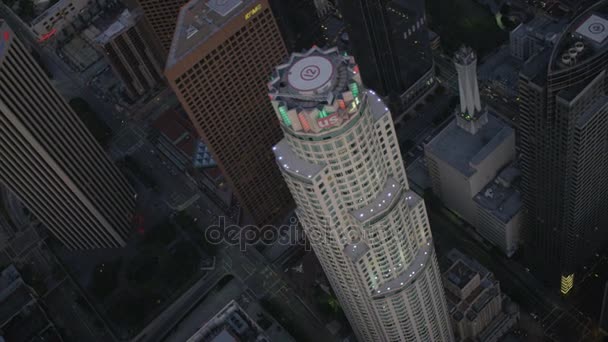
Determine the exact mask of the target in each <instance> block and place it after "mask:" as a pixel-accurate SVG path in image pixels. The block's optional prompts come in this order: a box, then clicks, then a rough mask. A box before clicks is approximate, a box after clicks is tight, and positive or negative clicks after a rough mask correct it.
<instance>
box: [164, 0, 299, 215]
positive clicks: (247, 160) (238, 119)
mask: <svg viewBox="0 0 608 342" xmlns="http://www.w3.org/2000/svg"><path fill="white" fill-rule="evenodd" d="M286 55H287V52H286V50H285V46H284V44H283V41H282V39H281V36H280V34H279V30H278V27H277V24H276V22H275V20H274V18H273V16H272V12H271V10H270V8H269V6H268V2H267V1H266V0H262V1H253V0H247V1H243V0H228V1H225V0H211V1H204V0H193V1H191V2H190V3H188V4H187V5H186V6H184V8H183V9H182V11H181V13H180V15H179V18H178V23H177V29H176V31H175V38H174V40H173V45H172V46H171V50H170V52H169V57H168V60H167V66H166V70H165V75H166V77H167V80H168V81H169V84H170V85H171V87H172V88H173V91H174V92H175V93H176V94H177V97H178V99H179V100H180V102H181V104H182V107H183V108H184V110H186V112H187V113H188V116H189V117H190V119H191V120H192V122H193V123H194V126H195V127H196V129H197V131H198V132H199V134H200V136H201V137H202V138H203V140H204V141H205V143H206V144H207V147H209V150H210V151H211V153H212V155H213V157H214V160H215V161H216V162H217V164H218V166H219V167H220V169H221V170H222V174H223V175H224V176H225V177H226V180H227V181H228V183H229V184H230V185H231V186H232V188H233V190H234V193H235V195H236V197H237V199H238V200H239V202H240V203H241V205H242V206H243V208H244V209H245V210H246V211H247V213H248V214H249V216H251V217H252V218H253V221H255V223H257V224H259V225H261V224H267V223H273V222H275V221H277V220H280V219H282V216H283V215H284V214H286V212H287V211H288V210H289V209H290V208H291V207H292V203H293V202H292V201H291V197H290V196H289V191H288V189H287V187H286V185H285V182H284V181H283V179H282V178H281V174H280V173H279V170H277V168H276V165H275V164H274V157H273V155H272V151H271V150H270V148H271V147H272V146H273V145H274V144H276V143H277V142H278V141H279V140H280V139H281V129H280V128H279V123H278V121H277V120H276V118H274V117H273V116H272V115H270V116H269V115H268V113H269V112H271V111H272V107H271V106H270V103H269V102H268V95H267V89H266V86H265V85H266V82H267V81H268V73H269V72H270V71H271V70H272V67H274V66H275V65H277V64H278V63H279V62H281V61H282V60H283V59H284V58H285V56H286Z"/></svg>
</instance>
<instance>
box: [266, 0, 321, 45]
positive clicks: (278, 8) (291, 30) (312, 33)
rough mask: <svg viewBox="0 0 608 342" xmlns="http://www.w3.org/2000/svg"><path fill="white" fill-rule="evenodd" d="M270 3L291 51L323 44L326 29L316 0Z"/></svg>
mask: <svg viewBox="0 0 608 342" xmlns="http://www.w3.org/2000/svg"><path fill="white" fill-rule="evenodd" d="M269 3H270V7H271V8H272V12H273V13H274V15H275V18H276V19H277V24H278V25H279V28H280V29H281V35H282V36H283V39H284V41H285V45H286V46H287V49H288V50H289V51H295V52H299V51H302V50H303V49H309V48H310V47H311V46H312V45H314V44H317V45H323V44H322V43H324V38H323V37H324V31H323V27H321V18H320V17H319V15H318V13H317V8H316V6H315V3H314V0H270V1H269Z"/></svg>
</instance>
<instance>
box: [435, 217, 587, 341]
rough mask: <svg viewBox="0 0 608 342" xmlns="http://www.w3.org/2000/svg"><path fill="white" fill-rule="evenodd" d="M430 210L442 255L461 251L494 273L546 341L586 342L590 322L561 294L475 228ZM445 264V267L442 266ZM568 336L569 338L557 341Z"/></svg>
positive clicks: (439, 250) (439, 251)
mask: <svg viewBox="0 0 608 342" xmlns="http://www.w3.org/2000/svg"><path fill="white" fill-rule="evenodd" d="M427 209H428V215H429V220H430V223H431V227H432V233H433V237H434V239H435V245H436V248H437V250H438V254H439V255H445V254H446V253H447V252H448V251H449V250H450V249H452V248H457V249H459V250H460V251H461V252H463V253H465V254H467V255H469V256H471V257H473V258H474V259H476V260H477V261H478V262H480V263H481V264H482V265H484V266H485V267H486V268H488V269H489V270H490V271H492V272H493V273H494V276H495V277H496V279H498V280H499V281H500V286H501V288H502V290H503V291H504V292H505V293H506V294H507V295H509V296H510V297H511V298H512V299H513V300H514V301H515V302H516V303H517V304H519V305H520V307H521V308H522V309H523V311H524V312H527V313H530V315H531V316H532V317H534V316H536V317H538V318H537V319H535V320H536V321H537V322H538V325H540V327H539V328H541V329H542V331H544V334H545V337H546V338H548V339H549V340H554V341H564V342H569V341H582V340H584V337H585V336H587V335H588V334H589V333H590V332H591V331H590V320H589V319H588V318H586V317H584V315H581V314H580V313H579V312H578V310H575V309H574V308H573V307H571V305H569V304H567V303H566V302H564V301H563V300H561V299H560V298H559V297H558V295H557V294H555V293H553V292H552V291H550V290H548V289H545V288H544V287H543V286H542V285H541V284H540V283H539V282H538V281H537V280H536V279H535V278H534V277H533V276H532V275H531V274H530V273H529V272H527V270H526V269H525V268H524V267H523V266H521V265H520V264H519V263H517V262H516V261H514V260H511V259H507V258H506V257H505V256H504V255H503V254H502V253H501V252H500V251H498V250H496V249H494V248H492V247H490V246H489V245H487V244H486V243H484V242H483V241H482V239H481V238H480V237H474V235H475V234H476V233H475V232H474V231H473V230H472V228H470V227H467V225H466V223H464V222H462V221H461V220H460V219H459V218H457V217H456V216H454V215H453V214H452V213H450V212H449V211H447V210H446V209H445V208H430V207H427ZM440 264H441V263H440ZM555 336H560V337H561V336H564V337H565V338H559V339H558V338H556V337H555Z"/></svg>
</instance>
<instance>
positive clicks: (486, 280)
mask: <svg viewBox="0 0 608 342" xmlns="http://www.w3.org/2000/svg"><path fill="white" fill-rule="evenodd" d="M447 256H448V259H449V260H450V261H451V262H452V266H450V268H449V269H448V270H447V271H446V272H444V274H443V277H444V279H446V280H447V281H449V282H450V283H451V284H453V285H455V286H457V287H458V288H459V289H461V290H462V289H463V288H464V287H465V286H466V285H467V284H469V283H470V282H471V280H472V279H473V278H474V277H476V276H477V275H479V279H480V282H479V285H478V286H477V287H476V288H474V289H472V290H471V291H470V292H469V293H468V294H467V297H466V298H460V296H459V295H457V294H456V293H452V291H450V290H449V288H446V291H445V293H446V299H447V303H448V308H449V311H450V315H451V316H452V318H453V319H454V320H456V321H461V320H462V319H464V318H465V317H466V318H467V319H468V320H469V321H473V320H474V319H475V318H476V317H477V315H478V314H479V313H480V312H481V311H482V310H483V309H484V308H485V307H486V305H487V304H488V303H489V302H490V301H491V300H492V299H494V298H495V297H496V296H500V288H499V287H498V282H497V281H495V280H494V277H493V274H492V273H490V272H489V271H488V270H487V269H486V268H485V267H483V266H481V265H480V264H479V263H478V262H477V261H475V260H473V259H471V258H470V257H468V256H466V255H464V254H462V253H461V252H460V251H458V250H457V249H452V250H450V251H449V252H448V255H447Z"/></svg>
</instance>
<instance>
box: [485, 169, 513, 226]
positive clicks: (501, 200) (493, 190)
mask: <svg viewBox="0 0 608 342" xmlns="http://www.w3.org/2000/svg"><path fill="white" fill-rule="evenodd" d="M503 172H504V173H505V174H504V177H503V178H501V175H502V173H503ZM517 172H518V170H517V169H516V168H513V167H507V168H506V169H505V170H503V171H502V172H501V174H499V175H498V176H497V177H496V178H495V179H494V181H493V182H490V183H488V184H487V185H486V186H485V187H484V188H483V189H482V190H481V191H480V192H479V193H478V194H477V195H475V197H474V200H475V202H476V203H477V204H478V205H479V206H480V207H481V208H484V209H485V210H487V211H488V212H489V213H491V214H492V216H494V217H495V218H497V219H498V220H500V221H502V222H504V223H508V222H509V221H511V219H512V218H513V217H514V216H515V215H516V214H517V213H519V212H520V211H521V208H522V206H523V203H522V198H521V194H520V193H519V191H517V190H516V189H515V188H513V187H511V186H510V183H511V182H513V180H514V179H515V178H516V175H517ZM506 178H508V179H510V180H509V181H507V179H506Z"/></svg>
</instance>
